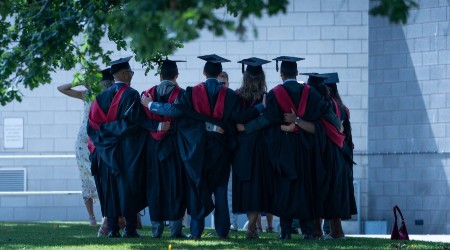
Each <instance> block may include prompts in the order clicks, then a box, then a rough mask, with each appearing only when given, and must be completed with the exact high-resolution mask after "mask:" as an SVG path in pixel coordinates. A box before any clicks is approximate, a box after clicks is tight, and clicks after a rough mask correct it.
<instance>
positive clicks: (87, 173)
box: [58, 68, 114, 226]
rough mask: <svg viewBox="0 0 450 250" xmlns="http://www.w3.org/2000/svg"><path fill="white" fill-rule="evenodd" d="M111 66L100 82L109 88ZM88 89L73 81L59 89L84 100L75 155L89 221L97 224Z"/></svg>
mask: <svg viewBox="0 0 450 250" xmlns="http://www.w3.org/2000/svg"><path fill="white" fill-rule="evenodd" d="M106 71H109V68H108V69H106V70H103V71H102V74H103V78H102V80H101V82H100V85H102V86H103V87H105V88H108V87H110V86H112V84H114V80H111V78H110V77H109V76H108V74H107V73H108V72H106ZM85 87H86V90H75V89H73V86H72V83H67V84H63V85H61V86H58V90H59V91H60V92H61V93H63V94H65V95H67V96H70V97H73V98H77V99H80V100H82V101H83V103H84V109H83V116H82V122H81V126H80V129H79V130H78V135H77V140H76V142H75V156H76V160H77V165H78V170H79V172H80V179H81V192H82V196H83V199H84V204H85V205H86V209H87V212H88V214H89V223H90V225H91V226H96V225H97V221H96V219H95V215H94V200H96V199H98V195H97V188H96V186H95V181H94V177H93V176H92V173H91V162H90V160H89V150H88V139H89V137H88V135H87V132H86V125H87V121H88V115H89V109H90V107H91V101H90V100H89V99H88V98H86V94H87V92H88V90H87V89H89V86H88V85H85Z"/></svg>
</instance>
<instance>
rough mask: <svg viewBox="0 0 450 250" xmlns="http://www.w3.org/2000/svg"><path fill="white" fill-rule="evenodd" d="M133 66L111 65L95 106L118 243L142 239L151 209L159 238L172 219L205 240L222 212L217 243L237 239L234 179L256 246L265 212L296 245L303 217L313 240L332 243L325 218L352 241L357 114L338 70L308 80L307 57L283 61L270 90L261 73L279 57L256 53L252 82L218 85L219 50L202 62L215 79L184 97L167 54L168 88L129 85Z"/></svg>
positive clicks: (101, 179) (101, 174)
mask: <svg viewBox="0 0 450 250" xmlns="http://www.w3.org/2000/svg"><path fill="white" fill-rule="evenodd" d="M130 58H131V57H127V58H121V59H119V60H116V61H114V62H112V63H111V68H110V69H109V72H110V73H111V75H112V77H113V78H114V81H115V83H114V85H113V86H112V87H110V88H108V89H106V90H104V91H103V92H102V93H101V94H99V95H98V96H97V97H96V99H95V100H94V102H93V103H92V105H91V109H90V113H89V122H88V125H87V132H88V135H89V137H90V140H91V144H90V149H91V162H92V174H93V175H94V177H95V180H96V185H97V189H98V194H99V199H100V204H101V209H102V214H103V216H106V217H107V221H108V231H109V235H108V236H109V237H139V236H140V235H139V233H138V232H137V231H136V219H137V218H136V214H137V213H138V212H139V211H141V210H142V209H144V208H145V207H147V206H148V207H149V212H150V219H151V222H152V233H153V237H154V238H160V237H161V235H162V233H163V229H164V221H170V228H171V233H170V235H171V237H174V238H184V237H189V238H192V239H200V238H201V236H202V233H203V231H204V227H205V217H207V216H208V215H209V214H210V213H211V212H212V211H213V210H214V225H215V230H216V232H217V236H218V237H219V238H228V234H229V230H230V216H229V209H228V202H229V201H228V200H227V186H228V181H229V176H230V173H231V174H232V210H233V213H238V214H239V213H244V214H247V216H248V220H249V223H248V229H247V232H246V234H245V235H246V238H258V232H257V229H256V220H257V218H258V214H259V213H261V212H266V213H271V214H275V215H277V216H279V217H280V227H281V233H280V236H279V238H280V239H290V238H291V225H292V221H293V219H299V221H300V228H301V229H302V233H303V237H304V238H305V239H311V238H318V237H323V235H322V230H321V219H327V220H330V225H331V234H330V235H328V236H327V237H329V238H341V237H344V233H343V231H342V227H341V219H349V218H350V217H351V215H353V214H356V212H357V211H356V205H355V197H354V193H353V171H352V169H353V164H354V162H353V160H352V158H353V156H352V151H353V143H352V138H351V127H350V121H349V118H350V117H349V116H350V115H349V111H348V109H347V108H346V107H345V105H344V104H343V103H342V100H341V98H340V97H339V93H338V91H337V86H336V83H337V82H339V79H338V75H337V73H329V74H318V73H309V74H307V75H308V76H309V79H308V82H307V83H299V82H298V81H297V79H296V77H297V75H298V70H297V61H299V60H303V58H297V57H288V56H281V57H277V58H275V59H274V60H275V61H276V69H277V71H278V61H281V65H280V68H279V70H280V76H281V80H282V84H279V85H277V86H276V87H275V88H273V89H272V90H270V91H269V92H268V93H267V86H266V81H265V74H264V71H263V69H262V65H264V64H266V63H269V62H270V61H267V60H263V59H260V58H255V57H252V58H248V59H244V60H241V61H239V62H238V63H241V64H242V73H243V80H242V85H241V87H240V88H239V89H238V90H236V91H234V90H231V89H229V88H227V86H225V85H224V84H222V83H221V82H219V80H218V76H219V74H220V73H221V72H222V63H224V62H229V60H227V59H224V58H222V57H220V56H217V55H215V54H213V55H206V56H199V57H198V58H200V59H203V60H205V61H206V63H205V65H204V70H203V74H204V75H205V77H206V80H205V81H203V82H201V83H199V84H197V85H195V86H193V87H187V88H186V90H184V89H182V88H181V87H180V86H179V85H178V83H177V78H178V75H179V72H178V67H177V62H180V61H175V60H169V59H167V57H166V59H165V60H162V61H160V62H159V67H158V68H159V73H160V78H161V82H160V83H159V84H158V85H155V86H153V87H151V88H149V89H148V90H146V91H144V92H143V93H141V94H139V92H138V91H136V90H135V89H133V88H131V87H130V84H131V79H132V77H133V74H134V72H133V71H132V70H131V68H130V65H129V60H130ZM245 66H246V67H245ZM109 72H108V71H106V73H109ZM230 168H232V171H230V170H231V169H230ZM186 210H187V213H188V214H189V215H190V216H191V220H190V226H189V229H190V235H188V236H185V235H184V234H182V230H181V229H182V218H183V216H184V214H185V211H186ZM120 216H123V217H125V219H126V225H125V229H124V231H123V234H122V235H121V234H120V227H119V223H118V217H120Z"/></svg>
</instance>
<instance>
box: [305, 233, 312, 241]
mask: <svg viewBox="0 0 450 250" xmlns="http://www.w3.org/2000/svg"><path fill="white" fill-rule="evenodd" d="M303 239H304V240H313V239H314V236H313V235H312V234H304V235H303Z"/></svg>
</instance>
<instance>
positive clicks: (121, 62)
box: [111, 56, 132, 75]
mask: <svg viewBox="0 0 450 250" xmlns="http://www.w3.org/2000/svg"><path fill="white" fill-rule="evenodd" d="M131 58H132V56H129V57H125V58H120V59H118V60H115V61H112V62H111V74H113V75H114V73H116V72H117V71H119V70H121V69H129V68H130V64H129V63H128V61H130V59H131Z"/></svg>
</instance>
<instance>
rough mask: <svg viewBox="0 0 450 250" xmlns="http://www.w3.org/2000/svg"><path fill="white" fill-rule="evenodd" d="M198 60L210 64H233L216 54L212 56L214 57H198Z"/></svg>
mask: <svg viewBox="0 0 450 250" xmlns="http://www.w3.org/2000/svg"><path fill="white" fill-rule="evenodd" d="M198 58H200V59H202V60H205V61H207V62H209V63H224V62H231V61H230V60H228V59H225V58H223V57H220V56H218V55H216V54H212V55H205V56H198Z"/></svg>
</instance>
